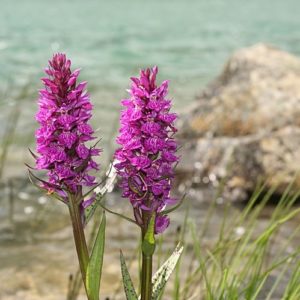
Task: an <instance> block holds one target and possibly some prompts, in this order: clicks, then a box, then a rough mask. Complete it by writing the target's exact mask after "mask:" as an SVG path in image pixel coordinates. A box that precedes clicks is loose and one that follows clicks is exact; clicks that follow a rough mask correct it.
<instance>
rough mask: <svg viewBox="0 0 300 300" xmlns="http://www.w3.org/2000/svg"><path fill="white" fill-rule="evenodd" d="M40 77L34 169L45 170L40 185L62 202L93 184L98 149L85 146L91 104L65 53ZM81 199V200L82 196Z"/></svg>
mask: <svg viewBox="0 0 300 300" xmlns="http://www.w3.org/2000/svg"><path fill="white" fill-rule="evenodd" d="M45 73H46V74H47V75H48V76H47V77H46V78H42V81H43V83H44V85H45V87H44V89H42V90H40V93H39V95H40V96H39V100H38V104H39V111H38V113H37V114H36V120H37V121H38V122H39V124H40V128H39V129H37V131H36V135H35V136H36V142H37V153H38V156H37V158H36V169H38V170H47V175H48V182H47V183H44V184H43V188H45V189H46V190H47V191H48V193H49V194H51V193H56V194H57V195H58V196H59V197H61V198H62V199H63V200H64V201H67V198H68V194H73V195H79V196H80V194H81V193H82V188H83V187H84V186H93V185H95V184H96V182H95V177H94V176H91V175H90V174H89V172H90V171H91V170H99V166H98V164H97V163H96V162H95V161H94V159H93V157H94V156H97V155H99V154H100V149H97V148H95V147H87V146H86V142H89V141H92V140H94V139H95V137H94V136H93V133H94V131H93V129H92V127H91V126H90V125H89V123H88V122H89V120H90V119H91V117H92V104H91V103H90V99H89V95H88V94H87V92H86V91H84V89H85V87H86V84H87V83H86V82H81V83H79V84H77V79H78V75H79V73H80V71H79V70H75V71H74V72H72V71H71V61H70V60H69V59H67V58H66V55H65V54H60V53H58V54H55V55H54V56H53V58H52V60H50V61H49V67H48V68H47V69H45ZM82 200H83V199H82Z"/></svg>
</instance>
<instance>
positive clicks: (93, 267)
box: [86, 213, 106, 300]
mask: <svg viewBox="0 0 300 300" xmlns="http://www.w3.org/2000/svg"><path fill="white" fill-rule="evenodd" d="M105 226H106V217H105V213H103V217H102V221H101V224H100V227H99V230H98V233H97V237H96V240H95V243H94V247H93V250H92V254H91V257H90V260H89V263H88V267H87V271H86V289H87V294H88V298H89V300H99V290H100V281H101V273H102V265H103V254H104V245H105Z"/></svg>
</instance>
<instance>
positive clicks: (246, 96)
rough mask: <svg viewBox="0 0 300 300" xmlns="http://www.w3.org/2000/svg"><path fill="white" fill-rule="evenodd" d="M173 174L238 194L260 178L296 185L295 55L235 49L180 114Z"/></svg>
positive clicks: (299, 143) (298, 82) (299, 184)
mask: <svg viewBox="0 0 300 300" xmlns="http://www.w3.org/2000/svg"><path fill="white" fill-rule="evenodd" d="M181 119H182V124H181V130H180V139H181V141H182V144H183V155H182V158H183V161H182V163H181V165H180V166H179V169H178V170H179V173H182V174H185V175H188V178H190V176H191V175H192V176H193V182H194V184H197V183H198V184H201V183H203V182H204V183H207V182H211V183H216V182H220V181H221V180H222V179H223V178H226V181H227V185H226V187H227V190H229V191H230V194H229V195H230V197H232V198H239V199H240V198H243V197H244V196H245V195H246V192H247V191H252V190H253V189H254V188H255V186H256V184H257V182H258V180H259V178H261V180H263V181H265V182H266V184H267V188H271V187H274V186H277V191H278V192H279V193H282V192H283V191H284V190H285V189H286V187H287V186H288V184H289V183H290V182H291V181H292V180H295V187H296V188H300V176H299V175H297V172H298V171H300V60H299V59H298V58H297V57H295V56H293V55H291V54H289V53H286V52H283V51H281V50H278V49H275V48H273V47H270V46H267V45H263V44H258V45H255V46H253V47H250V48H247V49H242V50H240V51H238V52H236V53H235V54H234V55H233V56H232V57H231V58H230V59H229V61H228V62H227V64H226V65H225V68H224V70H223V72H222V74H221V75H220V76H219V77H218V78H217V79H216V80H215V81H213V82H212V83H211V84H210V85H209V86H208V87H207V88H206V89H205V90H204V91H203V92H202V93H201V94H200V95H199V96H198V97H197V99H196V101H195V103H194V104H193V106H192V107H191V108H190V109H189V111H188V112H187V113H186V114H184V115H183V116H182V118H181Z"/></svg>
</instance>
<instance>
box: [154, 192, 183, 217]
mask: <svg viewBox="0 0 300 300" xmlns="http://www.w3.org/2000/svg"><path fill="white" fill-rule="evenodd" d="M185 196H186V194H184V195H183V196H182V197H181V199H180V201H179V202H178V203H177V204H176V205H175V206H173V207H171V208H170V209H166V210H163V211H162V212H161V213H160V215H167V214H169V213H171V212H172V211H174V210H176V209H177V208H179V207H180V206H181V205H182V203H183V202H184V199H185Z"/></svg>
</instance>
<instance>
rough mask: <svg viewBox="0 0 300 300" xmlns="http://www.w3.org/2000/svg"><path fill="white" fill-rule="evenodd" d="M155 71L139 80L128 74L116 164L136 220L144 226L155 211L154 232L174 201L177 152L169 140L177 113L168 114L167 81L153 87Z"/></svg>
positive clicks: (162, 225)
mask: <svg viewBox="0 0 300 300" xmlns="http://www.w3.org/2000/svg"><path fill="white" fill-rule="evenodd" d="M157 72H158V69H157V67H154V68H152V69H146V70H143V71H141V73H140V78H131V80H132V86H131V89H130V91H129V93H130V99H125V100H123V101H122V105H123V106H124V107H125V110H123V111H122V114H121V128H120V131H119V132H120V134H119V136H118V137H117V143H118V144H120V145H121V148H119V149H118V150H117V151H116V153H115V158H116V160H117V161H118V162H117V163H116V164H115V168H116V169H117V172H118V174H119V175H120V176H121V178H122V180H121V187H122V190H123V194H122V196H123V197H125V198H129V199H130V202H131V204H132V205H133V208H134V215H135V218H136V221H137V223H138V224H139V225H140V226H142V227H143V226H144V227H146V226H147V225H148V224H144V223H145V215H147V216H149V215H151V214H152V213H153V212H155V213H156V222H155V225H156V226H155V231H156V233H161V232H163V231H164V230H165V229H166V228H167V227H168V225H169V218H168V217H167V216H166V215H163V214H162V211H163V210H164V209H165V207H166V206H167V205H169V204H174V203H175V201H176V200H175V199H173V198H172V197H171V196H170V191H171V185H172V179H173V178H174V170H173V169H174V165H175V164H176V163H177V161H178V156H176V154H175V153H176V150H177V143H176V141H175V140H174V138H173V135H174V133H175V132H176V131H177V130H176V128H175V126H174V121H175V120H176V118H177V116H176V114H174V113H170V108H171V101H170V100H168V99H167V98H166V96H167V92H168V81H164V82H163V83H162V84H161V85H160V86H156V82H155V81H156V75H157ZM146 219H147V218H146ZM146 222H149V218H148V219H147V221H146Z"/></svg>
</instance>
